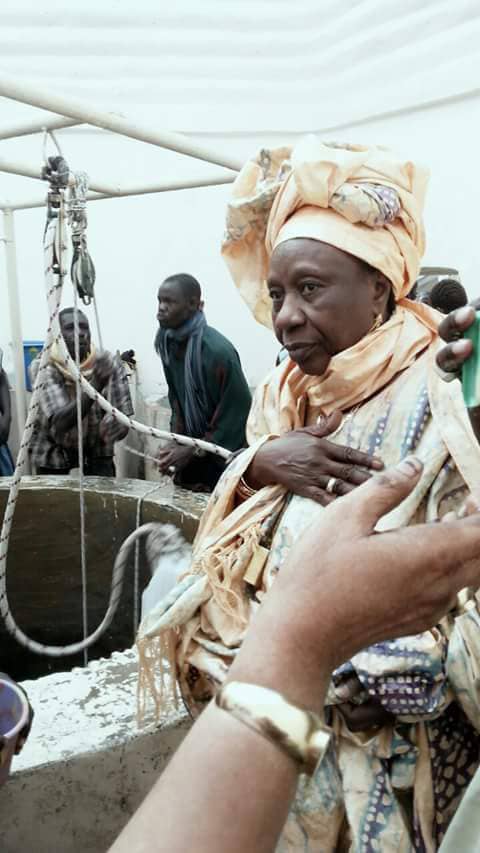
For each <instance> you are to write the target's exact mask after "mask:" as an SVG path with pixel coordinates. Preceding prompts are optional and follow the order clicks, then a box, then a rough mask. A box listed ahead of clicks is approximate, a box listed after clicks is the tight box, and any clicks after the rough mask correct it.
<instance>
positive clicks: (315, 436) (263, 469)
mask: <svg viewBox="0 0 480 853" xmlns="http://www.w3.org/2000/svg"><path fill="white" fill-rule="evenodd" d="M340 423H341V413H340V412H334V413H333V414H332V415H330V416H329V417H328V418H326V419H325V420H324V421H323V422H322V423H321V424H318V426H311V427H305V428H304V429H297V430H292V432H289V433H287V434H286V435H284V436H282V437H281V438H276V439H272V441H268V442H266V444H264V445H263V446H262V447H261V448H260V449H259V450H258V452H257V453H256V454H255V457H254V459H253V460H252V463H251V465H250V467H249V469H248V471H247V472H246V475H245V479H246V480H247V482H248V484H249V485H250V486H252V488H255V489H259V488H261V487H262V486H269V485H280V486H285V487H286V488H287V489H288V491H289V492H292V493H293V494H295V495H302V496H303V497H305V498H311V499H312V500H314V501H317V503H320V504H322V505H324V506H325V505H326V504H328V503H330V502H331V501H332V500H334V499H335V497H336V496H338V495H346V494H348V493H349V492H351V491H352V490H353V489H355V488H356V486H360V485H361V484H362V483H364V482H365V481H366V480H368V479H370V477H371V476H372V473H373V472H374V471H380V470H381V469H382V468H383V462H382V461H381V459H378V458H376V457H373V456H369V455H368V454H367V453H362V452H361V451H360V450H354V448H352V447H345V446H344V445H342V444H334V443H333V442H331V441H327V439H326V438H324V436H326V435H329V434H330V433H331V432H333V431H334V430H335V429H337V428H338V427H339V426H340ZM332 478H333V479H334V480H335V481H336V482H334V488H333V494H329V493H328V492H327V491H326V488H327V485H328V482H329V480H332Z"/></svg>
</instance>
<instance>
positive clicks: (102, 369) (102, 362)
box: [92, 352, 114, 391]
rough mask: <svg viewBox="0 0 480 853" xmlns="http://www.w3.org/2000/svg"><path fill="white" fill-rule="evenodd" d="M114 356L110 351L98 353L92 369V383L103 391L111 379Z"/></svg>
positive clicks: (98, 389)
mask: <svg viewBox="0 0 480 853" xmlns="http://www.w3.org/2000/svg"><path fill="white" fill-rule="evenodd" d="M113 367H114V364H113V356H112V355H111V353H109V352H102V353H100V354H99V355H97V357H96V359H95V364H94V367H93V370H92V385H94V387H95V388H96V389H97V391H101V390H102V389H103V388H104V387H105V385H106V384H107V382H108V381H109V379H110V377H111V375H112V373H113Z"/></svg>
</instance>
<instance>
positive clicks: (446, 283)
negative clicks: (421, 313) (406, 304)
mask: <svg viewBox="0 0 480 853" xmlns="http://www.w3.org/2000/svg"><path fill="white" fill-rule="evenodd" d="M408 298H409V299H413V300H414V301H415V302H421V303H423V305H430V306H431V307H432V308H435V309H436V310H437V311H440V313H441V314H449V313H450V312H451V311H455V310H456V309H457V308H463V306H464V305H467V303H468V296H467V291H466V290H465V288H464V287H463V285H462V284H460V282H459V281H457V279H455V278H442V279H441V280H440V281H437V282H435V284H434V285H433V286H432V287H430V288H429V289H428V290H424V291H423V292H422V293H420V292H419V289H418V284H417V283H415V285H414V286H413V287H412V290H411V291H410V293H409V294H408Z"/></svg>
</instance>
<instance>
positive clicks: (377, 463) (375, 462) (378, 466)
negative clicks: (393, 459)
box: [372, 459, 385, 471]
mask: <svg viewBox="0 0 480 853" xmlns="http://www.w3.org/2000/svg"><path fill="white" fill-rule="evenodd" d="M372 468H375V471H383V469H384V468H385V465H384V464H383V462H382V460H381V459H372Z"/></svg>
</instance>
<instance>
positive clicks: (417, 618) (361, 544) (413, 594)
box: [245, 458, 480, 671]
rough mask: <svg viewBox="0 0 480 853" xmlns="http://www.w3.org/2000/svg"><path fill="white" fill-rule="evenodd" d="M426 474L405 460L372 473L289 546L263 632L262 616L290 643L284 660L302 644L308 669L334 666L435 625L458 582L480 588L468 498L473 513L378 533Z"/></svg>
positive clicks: (476, 528)
mask: <svg viewBox="0 0 480 853" xmlns="http://www.w3.org/2000/svg"><path fill="white" fill-rule="evenodd" d="M421 473H422V464H421V463H420V462H419V461H418V460H416V459H413V458H409V459H407V460H404V461H403V462H401V463H400V464H399V465H397V466H395V467H393V468H390V469H388V470H387V471H385V472H384V473H381V474H378V475H376V476H375V477H373V478H372V479H370V480H369V481H368V482H366V483H364V484H363V485H362V486H360V487H359V488H358V489H356V490H355V491H354V492H351V493H350V494H349V495H347V496H346V497H345V498H344V499H343V500H342V501H340V502H338V503H333V504H331V505H330V506H329V507H328V508H327V510H326V512H324V513H323V514H322V516H321V518H320V520H319V521H317V522H315V523H314V524H313V525H312V526H311V527H309V528H308V529H307V531H306V532H305V533H304V534H303V535H302V537H301V538H300V539H299V541H298V542H297V543H296V544H295V545H294V547H293V548H292V549H291V551H290V554H289V557H288V559H287V560H286V562H285V564H284V565H283V566H282V567H281V569H280V571H279V574H278V578H277V579H276V581H275V583H274V584H273V587H272V589H271V590H270V592H269V595H268V596H267V597H266V599H265V602H264V604H263V605H262V607H261V608H260V611H259V614H258V617H257V618H258V620H259V625H258V630H259V631H262V628H261V624H262V621H264V622H265V623H266V624H267V626H268V632H270V633H271V632H272V630H274V632H275V633H274V635H275V637H276V640H275V642H279V643H280V644H282V643H284V644H285V648H284V649H282V654H283V655H284V656H285V659H286V660H288V657H289V651H288V649H290V656H292V653H291V650H292V647H293V648H295V649H296V650H297V651H296V652H295V654H296V655H297V656H298V648H300V649H302V653H303V654H304V656H305V658H306V660H309V662H310V666H311V667H313V668H314V662H315V661H317V663H318V665H319V666H320V664H321V665H322V666H325V659H326V657H327V659H328V660H329V666H330V670H331V671H332V670H333V669H335V667H337V666H338V665H339V664H341V663H343V662H344V661H346V660H348V659H349V658H350V657H352V655H353V654H355V653H356V652H358V651H359V650H361V649H363V648H366V647H367V646H369V645H371V644H372V643H375V642H379V641H380V640H386V639H391V638H395V637H400V636H405V635H408V634H416V633H418V632H420V631H423V630H426V629H428V628H430V627H432V626H433V625H435V624H436V623H437V622H438V621H439V620H440V619H441V618H442V617H443V616H444V615H445V613H446V612H447V611H448V610H449V609H450V608H451V607H452V606H453V605H454V603H455V601H456V594H457V592H458V591H459V590H460V589H463V588H464V587H472V588H474V589H476V588H478V586H480V559H479V557H480V511H479V507H478V505H477V504H474V506H473V509H472V499H470V512H471V513H472V514H471V515H470V516H469V517H467V518H463V519H461V520H458V519H455V520H448V521H446V522H445V523H443V524H420V525H414V526H412V527H406V528H402V529H398V530H392V531H388V532H385V533H379V534H376V533H375V527H376V525H377V523H378V521H379V519H380V518H382V516H384V515H385V514H386V513H388V512H390V511H391V510H392V509H394V508H395V507H396V506H398V504H400V503H401V501H402V500H404V498H406V497H407V496H408V495H409V494H410V492H411V491H412V490H413V488H414V487H415V486H416V485H417V483H418V481H419V479H420V476H421ZM325 602H328V608H324V607H322V612H323V613H325V610H326V611H327V612H326V616H324V617H323V618H322V619H321V620H319V618H318V614H319V605H320V604H322V605H323V604H324V603H325ZM254 624H255V623H254ZM254 634H255V631H253V632H252V635H254ZM249 636H250V634H249V633H247V637H246V640H245V642H246V643H248V642H249ZM257 642H258V637H257Z"/></svg>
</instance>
